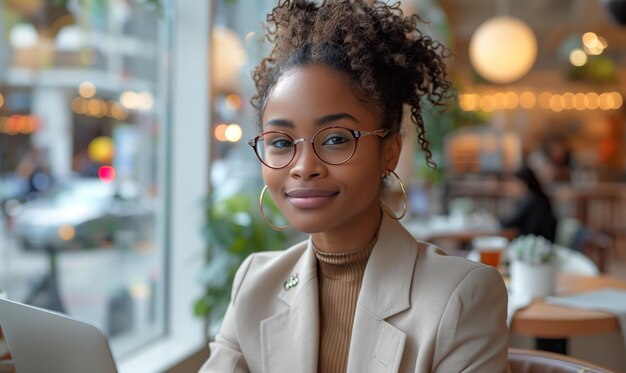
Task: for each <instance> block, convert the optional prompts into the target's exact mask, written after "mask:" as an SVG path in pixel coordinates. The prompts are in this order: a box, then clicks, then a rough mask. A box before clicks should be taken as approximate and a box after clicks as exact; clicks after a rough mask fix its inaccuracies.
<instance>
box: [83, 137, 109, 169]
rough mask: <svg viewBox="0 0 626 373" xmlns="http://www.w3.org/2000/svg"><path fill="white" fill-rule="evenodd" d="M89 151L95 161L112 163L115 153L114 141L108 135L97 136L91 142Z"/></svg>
mask: <svg viewBox="0 0 626 373" xmlns="http://www.w3.org/2000/svg"><path fill="white" fill-rule="evenodd" d="M87 153H88V154H89V157H90V158H91V159H92V160H93V161H95V162H99V163H110V162H111V161H112V160H113V153H114V145H113V141H112V140H111V138H110V137H106V136H100V137H96V138H95V139H93V140H92V141H91V142H90V143H89V146H88V148H87Z"/></svg>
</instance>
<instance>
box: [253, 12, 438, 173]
mask: <svg viewBox="0 0 626 373" xmlns="http://www.w3.org/2000/svg"><path fill="white" fill-rule="evenodd" d="M266 20H267V30H266V36H267V39H268V40H269V41H271V42H272V43H274V47H273V49H272V51H271V53H270V54H269V55H268V56H267V57H265V58H263V60H261V62H260V64H259V65H258V66H257V67H256V69H255V70H254V71H253V74H252V77H253V79H254V83H255V85H256V88H257V94H256V95H255V96H254V97H253V98H252V100H251V102H252V105H253V106H254V107H255V109H256V110H257V112H258V114H259V117H260V116H261V115H262V112H263V109H264V107H265V101H266V98H267V95H268V92H269V90H270V89H271V88H272V87H273V86H274V85H275V84H276V82H277V80H278V78H279V77H280V76H282V75H283V73H284V72H285V71H287V70H289V69H290V68H293V67H296V66H305V65H310V64H321V65H326V66H329V67H330V68H332V69H335V70H338V71H341V72H343V73H345V74H346V75H348V76H349V77H350V78H351V79H352V81H353V83H354V86H355V88H356V89H357V90H359V91H361V92H363V93H364V94H365V95H366V96H367V97H368V98H369V99H370V100H371V102H372V103H374V104H375V105H377V106H379V107H380V108H382V110H383V113H384V114H383V121H384V122H383V123H384V126H385V127H386V128H389V129H390V130H391V131H392V132H399V131H400V127H401V120H402V107H403V105H405V104H406V105H409V106H410V108H411V121H412V122H413V123H414V124H415V125H416V128H417V133H418V142H419V144H420V146H421V148H422V149H423V150H424V152H425V154H426V161H427V162H428V164H429V165H431V166H434V163H433V161H432V154H431V152H430V149H429V141H428V139H427V138H426V133H425V130H424V123H423V119H422V114H421V113H422V108H421V102H422V98H426V99H427V100H428V101H430V102H431V103H432V104H433V105H436V106H445V101H446V99H447V98H448V97H449V96H448V90H449V89H450V83H449V81H448V80H447V75H446V69H445V64H444V59H445V57H447V55H448V50H447V49H446V48H445V47H444V46H443V45H442V44H440V43H439V42H437V41H434V40H432V39H431V38H430V37H429V36H426V35H424V34H422V32H421V31H420V30H419V29H418V27H417V26H418V24H419V23H420V22H421V21H422V20H421V18H420V17H419V16H418V15H411V16H405V15H404V14H403V13H402V10H401V9H400V3H395V4H391V5H389V4H386V3H385V2H383V1H378V0H375V1H367V0H328V1H323V2H321V3H317V2H315V1H312V0H282V1H280V2H279V4H278V5H277V6H276V7H275V8H274V9H273V10H272V12H271V13H269V14H268V15H267V19H266Z"/></svg>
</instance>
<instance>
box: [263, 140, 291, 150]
mask: <svg viewBox="0 0 626 373" xmlns="http://www.w3.org/2000/svg"><path fill="white" fill-rule="evenodd" d="M269 145H270V146H272V147H274V148H290V147H292V146H293V142H292V141H291V140H289V139H285V138H279V139H274V140H272V141H270V144H269Z"/></svg>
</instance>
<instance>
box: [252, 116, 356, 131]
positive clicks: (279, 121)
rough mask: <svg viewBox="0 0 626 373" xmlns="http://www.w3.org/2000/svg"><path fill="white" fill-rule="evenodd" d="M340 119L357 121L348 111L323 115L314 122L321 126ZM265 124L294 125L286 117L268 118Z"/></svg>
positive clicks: (292, 126)
mask: <svg viewBox="0 0 626 373" xmlns="http://www.w3.org/2000/svg"><path fill="white" fill-rule="evenodd" d="M340 119H348V120H351V121H353V122H355V123H358V121H357V120H356V118H355V117H353V116H352V115H350V114H348V113H336V114H329V115H324V116H323V117H320V118H317V119H315V124H317V125H320V126H321V125H324V124H328V123H332V122H336V121H338V120H340ZM267 126H277V127H285V128H294V127H295V125H294V124H293V122H292V121H290V120H288V119H281V118H276V119H270V120H268V121H267V122H265V124H264V125H263V127H267Z"/></svg>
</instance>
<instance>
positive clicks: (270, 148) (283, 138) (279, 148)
mask: <svg viewBox="0 0 626 373" xmlns="http://www.w3.org/2000/svg"><path fill="white" fill-rule="evenodd" d="M256 151H257V155H258V156H259V159H261V161H263V163H265V164H266V165H267V166H269V167H273V168H281V167H285V166H286V165H287V164H289V162H291V159H292V158H293V156H294V152H295V151H296V147H295V144H294V140H293V138H291V136H289V135H287V134H285V133H282V132H265V133H263V134H262V135H261V136H260V137H259V139H258V140H257V145H256Z"/></svg>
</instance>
